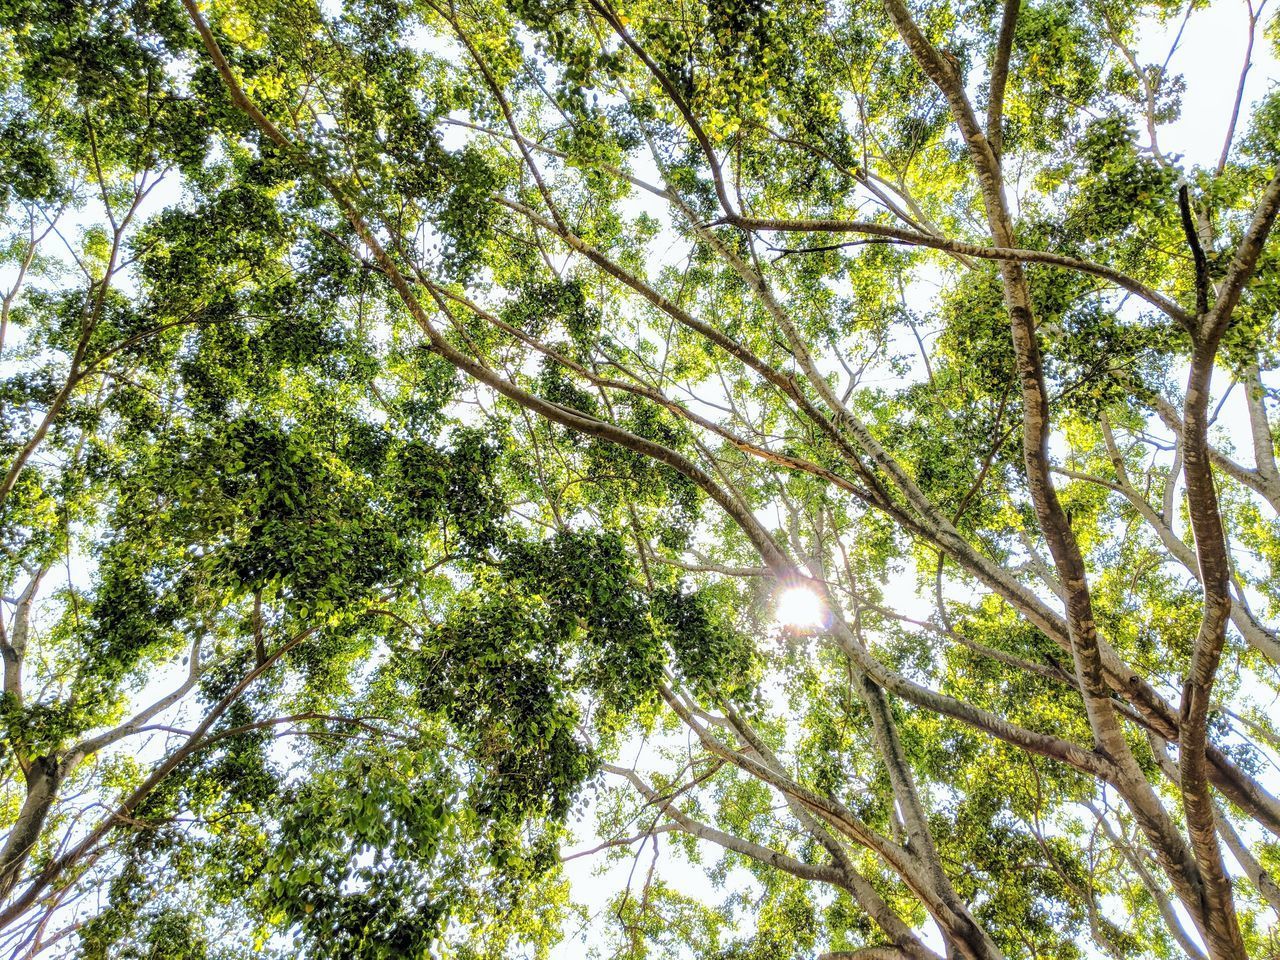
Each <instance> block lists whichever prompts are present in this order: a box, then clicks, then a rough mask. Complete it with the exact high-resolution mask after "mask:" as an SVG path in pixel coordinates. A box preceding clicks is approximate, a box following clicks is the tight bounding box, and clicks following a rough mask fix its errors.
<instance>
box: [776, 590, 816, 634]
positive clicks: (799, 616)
mask: <svg viewBox="0 0 1280 960" xmlns="http://www.w3.org/2000/svg"><path fill="white" fill-rule="evenodd" d="M825 612H826V611H825V608H824V606H823V603H822V600H821V598H819V596H818V595H817V594H816V593H814V592H813V590H811V589H810V588H808V587H788V588H787V589H785V590H783V591H782V593H781V594H780V595H779V596H778V610H777V617H778V623H780V624H782V626H784V627H798V628H805V627H817V626H820V625H821V624H822V622H823V620H824V619H825V617H824V614H825Z"/></svg>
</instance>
